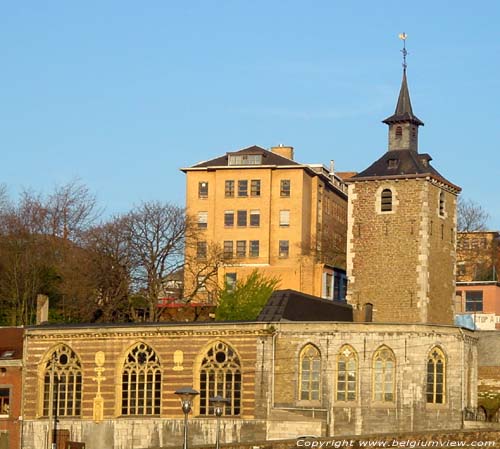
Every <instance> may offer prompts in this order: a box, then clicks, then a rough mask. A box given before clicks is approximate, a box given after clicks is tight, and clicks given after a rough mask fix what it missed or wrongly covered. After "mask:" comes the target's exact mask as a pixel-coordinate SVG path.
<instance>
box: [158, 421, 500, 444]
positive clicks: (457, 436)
mask: <svg viewBox="0 0 500 449" xmlns="http://www.w3.org/2000/svg"><path fill="white" fill-rule="evenodd" d="M480 427H481V428H477V429H473V430H472V429H471V430H456V431H447V432H412V433H401V434H379V435H364V436H359V435H355V436H352V437H350V436H339V437H329V438H305V439H303V440H300V441H299V440H296V439H293V440H276V441H261V442H253V443H238V444H235V443H233V444H221V448H223V449H294V448H304V449H323V448H325V449H327V448H330V449H331V448H334V449H338V448H363V447H371V448H384V447H385V448H410V449H417V448H429V447H430V448H432V447H435V448H441V447H447V448H453V447H462V448H472V447H475V448H481V447H489V448H493V447H497V448H498V447H500V425H499V424H496V425H489V426H488V428H485V427H486V426H485V425H484V424H483V425H481V426H480ZM213 447H214V445H213V444H212V445H206V446H196V449H205V448H206V449H208V448H210V449H213ZM151 449H153V448H151ZM154 449H162V448H161V447H158V448H154ZM168 449H172V448H168ZM192 449H195V447H192Z"/></svg>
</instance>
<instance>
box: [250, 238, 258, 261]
mask: <svg viewBox="0 0 500 449" xmlns="http://www.w3.org/2000/svg"><path fill="white" fill-rule="evenodd" d="M249 256H250V257H259V241H258V240H250V250H249Z"/></svg>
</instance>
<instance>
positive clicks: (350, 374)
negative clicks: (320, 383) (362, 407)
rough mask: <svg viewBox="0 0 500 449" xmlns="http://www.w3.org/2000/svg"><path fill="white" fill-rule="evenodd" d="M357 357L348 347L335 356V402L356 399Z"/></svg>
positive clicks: (341, 349)
mask: <svg viewBox="0 0 500 449" xmlns="http://www.w3.org/2000/svg"><path fill="white" fill-rule="evenodd" d="M357 382H358V356H357V355H356V352H355V351H354V349H353V348H352V347H351V346H349V345H344V346H342V347H341V348H340V351H339V353H338V355H337V396H336V397H337V401H355V400H356V399H357V397H358V394H357V393H358V386H357Z"/></svg>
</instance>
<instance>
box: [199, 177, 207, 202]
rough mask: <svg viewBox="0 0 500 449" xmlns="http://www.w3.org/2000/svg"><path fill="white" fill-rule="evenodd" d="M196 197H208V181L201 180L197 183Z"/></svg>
mask: <svg viewBox="0 0 500 449" xmlns="http://www.w3.org/2000/svg"><path fill="white" fill-rule="evenodd" d="M198 198H208V182H207V181H202V182H199V183H198Z"/></svg>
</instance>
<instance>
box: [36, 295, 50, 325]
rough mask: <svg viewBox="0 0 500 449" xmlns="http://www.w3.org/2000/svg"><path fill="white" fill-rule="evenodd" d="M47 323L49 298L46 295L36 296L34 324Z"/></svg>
mask: <svg viewBox="0 0 500 449" xmlns="http://www.w3.org/2000/svg"><path fill="white" fill-rule="evenodd" d="M47 321H49V297H48V296H47V295H36V324H37V325H38V324H42V323H46V322H47Z"/></svg>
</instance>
